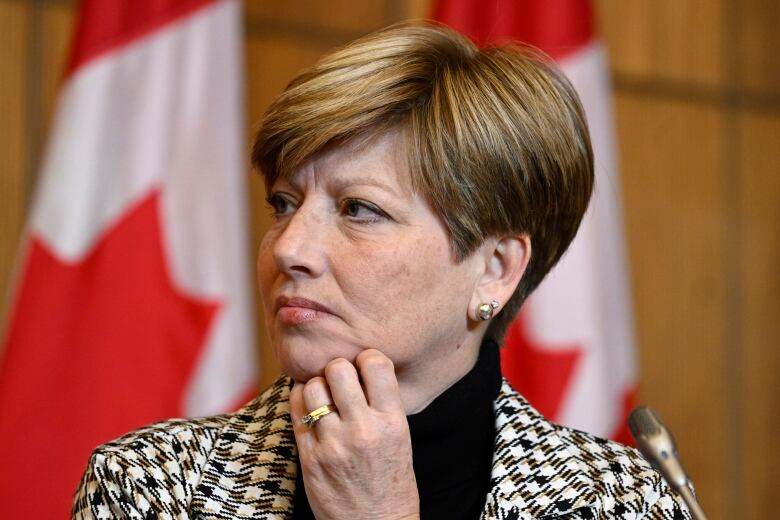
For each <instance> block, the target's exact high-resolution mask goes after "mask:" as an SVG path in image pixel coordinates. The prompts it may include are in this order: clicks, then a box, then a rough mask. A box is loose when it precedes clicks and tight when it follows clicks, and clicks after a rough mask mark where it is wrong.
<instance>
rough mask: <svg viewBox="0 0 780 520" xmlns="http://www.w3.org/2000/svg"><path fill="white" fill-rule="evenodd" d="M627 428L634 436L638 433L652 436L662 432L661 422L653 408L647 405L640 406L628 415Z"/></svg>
mask: <svg viewBox="0 0 780 520" xmlns="http://www.w3.org/2000/svg"><path fill="white" fill-rule="evenodd" d="M628 428H629V430H631V435H633V436H634V437H637V436H638V435H644V436H652V435H660V434H661V433H662V432H661V428H663V424H661V421H660V420H659V419H658V416H657V415H656V414H655V412H654V411H653V410H651V409H650V408H648V407H647V406H640V407H639V408H635V409H634V411H633V412H631V415H629V416H628Z"/></svg>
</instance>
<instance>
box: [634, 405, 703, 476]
mask: <svg viewBox="0 0 780 520" xmlns="http://www.w3.org/2000/svg"><path fill="white" fill-rule="evenodd" d="M628 428H629V430H631V435H633V436H634V440H635V441H636V446H637V448H638V449H639V451H640V452H641V453H642V455H643V456H644V457H645V459H647V461H648V462H650V464H652V466H653V467H654V468H655V469H656V470H657V471H658V472H660V473H661V474H662V475H663V476H664V478H665V479H666V481H667V482H668V483H669V484H670V485H671V486H673V487H679V486H684V485H687V483H688V477H687V476H686V475H685V471H684V470H683V468H682V465H681V464H680V461H679V460H678V458H677V445H676V444H675V442H674V437H672V434H671V432H669V430H668V429H667V428H666V427H665V426H664V425H663V423H662V422H661V420H660V419H659V418H658V416H657V415H656V414H655V412H653V410H651V409H650V408H648V407H646V406H641V407H639V408H637V409H635V410H634V411H633V412H631V415H629V417H628Z"/></svg>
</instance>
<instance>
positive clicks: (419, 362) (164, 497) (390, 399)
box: [73, 25, 688, 520]
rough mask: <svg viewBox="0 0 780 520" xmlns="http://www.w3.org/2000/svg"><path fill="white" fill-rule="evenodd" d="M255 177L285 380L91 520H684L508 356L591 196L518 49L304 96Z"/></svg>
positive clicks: (162, 444)
mask: <svg viewBox="0 0 780 520" xmlns="http://www.w3.org/2000/svg"><path fill="white" fill-rule="evenodd" d="M252 158H253V162H254V164H255V166H256V167H257V168H258V170H259V171H260V172H261V173H262V174H263V175H264V177H265V182H266V187H267V192H268V202H269V204H270V206H271V208H272V210H273V213H274V218H275V223H274V224H273V225H272V227H271V229H270V230H269V231H268V232H267V234H266V236H265V238H264V240H263V243H262V246H261V248H260V254H259V260H258V272H259V282H260V289H261V294H262V297H263V304H264V308H265V318H266V322H267V325H268V330H269V334H270V338H271V342H272V345H273V347H274V349H275V352H276V355H277V356H278V357H279V359H280V361H281V365H282V367H283V371H284V374H285V375H284V376H283V377H282V378H280V379H279V380H278V381H277V382H276V383H275V384H274V385H273V386H272V387H271V388H269V389H268V390H267V391H266V392H265V393H264V394H263V395H261V396H260V397H258V398H257V399H256V400H254V401H252V402H251V403H249V404H248V405H247V406H246V407H245V408H243V409H242V410H241V411H239V412H237V413H236V414H232V415H227V416H221V417H213V418H206V419H197V420H179V421H170V422H166V423H162V424H157V425H153V426H149V427H147V428H144V429H142V430H139V431H137V432H134V433H131V434H129V435H127V436H125V437H123V438H121V439H119V440H118V441H116V442H113V443H110V444H107V445H105V446H103V447H100V448H98V449H97V450H96V452H95V453H94V454H93V456H92V459H91V461H90V465H89V467H88V469H87V472H86V474H85V476H84V478H83V480H82V482H81V486H80V488H79V491H78V493H77V496H76V500H75V504H74V510H73V514H74V517H76V518H82V517H83V518H88V517H93V516H94V517H98V518H113V517H130V518H152V517H154V518H156V517H158V516H160V517H171V518H194V517H197V518H245V517H246V518H312V517H314V518H317V519H319V520H322V519H327V518H334V519H336V518H350V517H351V518H361V519H362V518H388V519H389V518H392V519H401V518H420V517H423V518H448V519H449V518H536V517H541V516H545V517H548V516H549V517H555V516H565V517H567V518H604V517H609V518H612V517H615V518H629V517H631V518H640V517H643V518H669V519H671V518H688V513H687V511H685V509H684V508H683V507H682V506H680V505H679V503H678V501H677V499H676V497H674V496H673V495H672V493H671V492H670V491H669V489H668V488H667V487H666V486H665V485H664V484H663V482H662V481H661V479H660V477H659V475H658V474H657V473H655V472H654V471H652V470H651V469H650V468H649V467H648V465H647V464H646V463H645V462H644V461H643V460H642V459H641V458H640V457H639V456H638V455H637V454H636V453H635V452H634V451H633V450H630V449H628V448H625V447H622V446H619V445H617V444H614V443H610V442H607V441H603V440H600V439H596V438H594V437H591V436H589V435H587V434H584V433H581V432H576V431H572V430H568V429H565V428H562V427H559V426H556V425H553V424H551V423H549V422H547V421H546V420H545V419H544V418H542V417H541V416H540V415H539V414H538V413H537V412H535V411H534V410H533V409H532V408H531V407H530V406H529V405H528V404H527V403H526V402H525V401H524V400H523V399H522V398H521V397H520V396H519V395H518V394H517V393H516V392H515V391H514V390H513V389H512V388H511V387H509V385H508V384H507V383H506V382H503V381H502V379H501V375H500V369H499V361H498V347H497V343H496V342H499V341H500V340H501V339H502V337H503V335H504V332H505V330H506V328H507V325H508V324H509V322H510V321H511V320H512V318H513V317H514V315H515V314H516V312H517V310H518V309H519V307H520V305H521V304H522V302H523V300H524V299H525V298H526V296H527V295H528V294H529V293H530V292H531V291H533V289H534V288H535V287H536V286H537V285H538V284H539V282H540V281H541V280H542V278H544V276H545V275H546V274H547V272H548V271H549V270H550V269H551V268H552V267H553V265H555V263H556V262H557V261H558V259H559V258H560V257H561V255H562V254H563V252H564V251H565V249H566V248H567V246H568V245H569V243H570V242H571V240H572V238H573V237H574V235H575V233H576V230H577V228H578V226H579V223H580V220H581V218H582V215H583V214H584V212H585V209H586V207H587V204H588V200H589V197H590V193H591V190H592V184H593V157H592V153H591V148H590V142H589V137H588V132H587V127H586V123H585V118H584V115H583V113H582V109H581V107H580V105H579V102H578V100H577V96H576V94H575V93H574V91H573V90H572V88H571V86H570V85H569V83H568V82H567V81H566V80H565V79H564V78H563V76H562V75H561V74H560V73H559V72H558V71H557V70H556V69H555V68H554V66H552V65H551V64H550V63H549V62H548V61H547V60H545V59H543V58H542V57H540V56H538V55H537V54H535V53H533V52H532V51H530V50H528V49H524V48H493V49H485V50H482V51H480V50H478V49H476V48H475V47H474V46H473V45H472V44H471V43H470V42H469V41H468V40H466V39H465V38H463V37H462V36H460V35H458V34H457V33H454V32H452V31H450V30H447V29H444V28H441V27H435V26H426V25H423V26H404V27H395V28H390V29H386V30H384V31H380V32H378V33H376V34H373V35H370V36H368V37H366V38H364V39H361V40H358V41H356V42H355V43H353V44H351V45H349V46H348V47H346V48H344V49H341V50H339V51H337V52H335V53H333V54H331V55H329V56H327V57H325V58H324V59H323V60H321V61H320V62H319V63H318V64H316V65H315V66H314V67H313V68H311V69H310V70H308V71H305V72H304V73H302V74H301V75H299V76H298V77H297V78H296V79H295V80H294V81H293V82H292V83H291V84H290V85H289V86H288V88H287V89H286V91H285V92H284V93H283V94H282V95H281V96H280V97H279V98H278V99H277V100H276V101H275V102H274V104H273V105H272V106H271V107H270V108H269V110H268V112H267V113H266V115H265V118H264V120H263V123H262V127H261V129H260V131H259V133H258V135H257V138H256V140H255V145H254V149H253V155H252Z"/></svg>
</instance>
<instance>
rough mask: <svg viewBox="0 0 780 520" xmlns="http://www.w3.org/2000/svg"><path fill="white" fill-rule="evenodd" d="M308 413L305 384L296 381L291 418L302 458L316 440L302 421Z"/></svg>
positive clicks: (291, 404)
mask: <svg viewBox="0 0 780 520" xmlns="http://www.w3.org/2000/svg"><path fill="white" fill-rule="evenodd" d="M307 413H308V412H307V411H306V403H305V402H304V400H303V384H302V383H295V384H294V385H293V387H292V390H290V418H291V419H292V423H293V432H294V433H295V443H296V444H297V445H298V451H299V453H300V456H301V458H302V459H305V458H306V454H308V453H309V452H310V446H311V444H312V442H314V432H313V431H312V429H311V428H309V427H308V426H306V425H305V424H303V422H302V419H303V416H304V415H306V414H307Z"/></svg>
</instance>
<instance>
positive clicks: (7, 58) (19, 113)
mask: <svg viewBox="0 0 780 520" xmlns="http://www.w3.org/2000/svg"><path fill="white" fill-rule="evenodd" d="M595 6H596V13H597V20H598V30H599V32H600V35H601V37H602V40H603V41H604V42H605V44H606V47H607V49H608V54H609V60H610V67H611V73H612V83H613V88H614V98H613V99H614V107H615V115H616V129H617V141H618V150H619V164H620V168H619V170H620V174H621V177H622V185H623V194H622V195H623V204H624V211H625V225H626V231H627V242H628V248H629V258H630V272H631V281H632V284H633V300H634V312H635V322H636V327H637V338H638V348H639V360H638V361H639V370H640V378H639V381H640V387H639V400H640V402H643V403H647V404H650V405H652V406H653V407H655V408H656V410H658V412H659V413H660V415H661V417H662V418H663V420H664V422H666V423H667V424H668V425H669V426H670V427H671V428H672V430H673V432H674V433H675V435H676V437H677V441H678V446H679V447H680V450H681V454H682V457H683V461H684V463H685V464H686V466H687V468H688V470H689V472H690V474H691V476H692V478H693V481H694V483H695V484H696V487H697V490H698V493H699V495H700V497H701V501H702V503H703V505H704V509H705V511H707V512H708V514H709V516H710V518H712V519H716V520H717V519H726V518H772V517H774V516H776V513H775V509H776V506H774V504H773V499H774V498H775V497H774V494H775V493H776V491H777V489H778V488H777V482H780V440H778V439H780V384H779V383H778V380H780V377H778V375H780V339H778V338H780V312H779V309H780V276H778V271H780V203H779V202H780V52H778V49H780V31H778V27H780V3H779V2H776V1H775V0H743V1H737V0H708V1H704V0H699V1H694V0H689V1H686V0H641V1H640V0H635V1H634V0H632V1H623V0H600V1H597V2H596V3H595ZM245 11H246V14H245V16H246V20H245V30H246V34H245V59H246V99H247V112H248V122H249V124H250V128H248V134H247V149H248V146H249V142H250V141H249V140H250V138H251V133H252V125H254V123H255V122H257V121H258V120H259V119H260V117H261V115H262V113H263V111H264V109H265V107H266V106H267V105H268V104H269V103H270V101H271V100H272V99H273V98H274V97H275V96H276V95H277V94H278V93H279V92H280V91H281V90H282V88H283V87H284V86H285V84H286V83H287V82H288V81H289V80H290V79H291V78H292V77H293V76H294V75H295V74H296V72H298V71H299V70H300V69H302V68H303V67H306V66H308V65H310V64H312V63H313V62H314V61H315V60H316V59H317V58H318V57H319V56H321V55H322V54H323V53H325V52H326V51H328V50H329V49H331V48H333V47H334V46H338V45H341V44H343V43H346V42H348V41H350V40H352V39H354V38H356V37H358V36H361V35H363V34H365V33H367V32H370V31H372V30H374V29H377V28H380V27H383V26H386V25H388V24H391V23H394V22H397V21H400V20H404V19H408V18H425V17H428V16H429V15H430V12H431V6H430V5H429V2H428V1H427V0H399V1H392V0H331V1H329V2H319V1H314V0H286V1H284V2H274V1H266V0H251V1H247V2H246V4H245ZM74 14H75V2H71V1H67V0H48V1H47V0H0V53H1V54H2V59H0V114H1V116H0V294H2V295H7V294H8V292H9V290H10V289H9V287H11V284H12V279H13V277H12V271H13V268H14V264H15V261H16V258H17V246H18V244H19V239H20V237H21V233H22V229H23V226H24V222H25V219H26V215H27V210H28V207H29V203H30V200H31V197H32V194H33V190H34V187H35V182H36V174H37V171H38V169H39V166H40V155H41V151H42V149H43V147H44V145H45V140H46V136H47V129H48V128H49V124H50V120H51V116H52V112H53V108H54V104H55V100H56V92H57V87H58V82H59V81H60V79H61V77H62V74H63V68H64V66H65V60H66V56H67V51H68V47H69V42H70V38H71V32H72V30H73V21H74ZM250 187H251V190H250V195H249V203H250V214H251V235H252V240H253V244H252V255H254V252H255V251H256V250H257V245H258V243H259V240H260V237H261V236H262V233H263V230H264V228H265V226H266V225H267V223H268V218H269V214H268V212H267V211H266V209H265V208H264V202H263V199H264V194H263V187H262V182H260V179H259V178H258V177H257V176H255V175H252V176H251V180H250ZM3 305H4V307H3V317H4V318H5V315H6V313H7V307H8V302H7V298H4V304H3ZM3 321H5V319H4V320H3ZM258 323H260V324H262V320H261V319H260V314H259V313H258ZM258 328H259V330H258V342H259V344H260V345H261V350H260V369H259V370H260V373H261V378H260V383H261V385H262V386H265V385H267V384H268V383H270V382H271V381H272V380H273V379H274V378H275V377H276V374H277V373H278V365H277V364H276V362H275V360H274V359H273V357H272V355H270V353H268V352H267V351H266V350H265V349H264V348H263V346H262V345H264V341H265V340H264V338H265V333H264V331H263V330H262V325H259V326H258Z"/></svg>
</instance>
